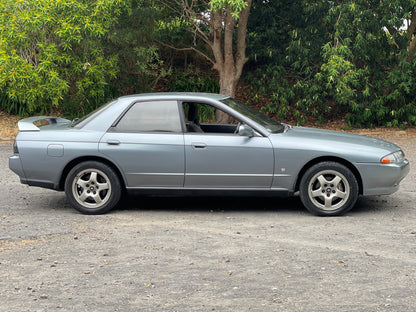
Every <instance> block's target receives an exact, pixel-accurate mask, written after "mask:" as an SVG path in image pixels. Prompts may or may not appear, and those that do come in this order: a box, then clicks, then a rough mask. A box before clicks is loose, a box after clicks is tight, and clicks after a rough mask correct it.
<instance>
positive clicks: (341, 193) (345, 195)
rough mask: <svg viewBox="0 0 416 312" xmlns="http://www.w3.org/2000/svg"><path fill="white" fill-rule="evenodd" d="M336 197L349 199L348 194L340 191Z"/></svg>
mask: <svg viewBox="0 0 416 312" xmlns="http://www.w3.org/2000/svg"><path fill="white" fill-rule="evenodd" d="M334 196H336V197H338V198H342V199H344V198H345V197H347V192H342V191H340V190H337V192H336V193H335V195H334Z"/></svg>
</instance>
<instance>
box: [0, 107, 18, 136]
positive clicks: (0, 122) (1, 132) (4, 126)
mask: <svg viewBox="0 0 416 312" xmlns="http://www.w3.org/2000/svg"><path fill="white" fill-rule="evenodd" d="M18 120H19V118H18V117H16V116H11V115H8V114H6V113H5V112H3V111H1V110H0V139H10V138H14V137H15V136H16V134H17V132H18V129H17V121H18Z"/></svg>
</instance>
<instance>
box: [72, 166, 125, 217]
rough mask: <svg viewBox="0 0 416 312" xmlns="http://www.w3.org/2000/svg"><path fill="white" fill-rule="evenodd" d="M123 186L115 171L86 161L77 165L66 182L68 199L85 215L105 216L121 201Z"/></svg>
mask: <svg viewBox="0 0 416 312" xmlns="http://www.w3.org/2000/svg"><path fill="white" fill-rule="evenodd" d="M121 193H122V190H121V184H120V180H119V178H118V176H117V174H116V173H115V172H114V170H113V169H112V168H111V167H109V166H107V165H106V164H104V163H101V162H97V161H86V162H83V163H80V164H78V165H76V166H75V167H74V168H72V169H71V171H70V172H69V173H68V176H67V177H66V180H65V194H66V197H67V199H68V201H69V203H70V204H71V206H72V207H74V208H75V209H76V210H78V211H80V212H82V213H84V214H91V215H92V214H103V213H106V212H108V211H110V210H111V209H113V208H114V207H115V206H116V205H117V203H118V202H119V201H120V197H121Z"/></svg>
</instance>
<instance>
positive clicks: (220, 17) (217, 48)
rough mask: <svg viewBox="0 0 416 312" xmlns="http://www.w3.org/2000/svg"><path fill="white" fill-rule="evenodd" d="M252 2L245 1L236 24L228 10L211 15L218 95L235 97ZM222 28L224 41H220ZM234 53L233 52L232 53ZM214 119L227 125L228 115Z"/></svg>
mask: <svg viewBox="0 0 416 312" xmlns="http://www.w3.org/2000/svg"><path fill="white" fill-rule="evenodd" d="M251 2H252V0H247V7H246V8H245V9H244V10H242V11H241V13H240V16H239V19H238V24H237V21H236V20H235V19H234V18H233V17H232V14H231V12H230V11H229V10H228V9H225V10H224V11H217V12H215V13H214V14H213V26H214V27H213V34H214V39H213V43H212V46H211V48H212V51H213V53H214V57H215V64H214V69H216V70H217V71H218V73H219V76H220V93H221V94H224V95H228V96H230V97H235V93H236V89H237V84H238V81H239V79H240V77H241V74H242V72H243V67H244V64H245V63H246V62H247V58H246V46H247V43H246V38H247V21H248V16H249V14H250V8H251ZM236 25H237V44H236V47H235V46H234V33H235V28H236ZM222 27H224V39H222ZM234 51H235V52H234ZM215 117H216V119H217V122H218V123H227V122H228V115H226V114H224V113H222V112H221V111H217V112H216V113H215Z"/></svg>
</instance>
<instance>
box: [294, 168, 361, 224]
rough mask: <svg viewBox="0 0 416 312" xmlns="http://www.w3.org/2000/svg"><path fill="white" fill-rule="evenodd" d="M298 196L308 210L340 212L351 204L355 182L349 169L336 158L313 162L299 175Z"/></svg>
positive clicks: (349, 207)
mask: <svg viewBox="0 0 416 312" xmlns="http://www.w3.org/2000/svg"><path fill="white" fill-rule="evenodd" d="M299 192H300V198H301V200H302V203H303V205H304V206H305V207H306V209H308V210H309V211H310V212H311V213H313V214H315V215H320V216H334V215H341V214H344V213H346V212H347V211H349V210H350V209H351V208H352V207H354V205H355V203H356V201H357V198H358V182H357V179H356V177H355V176H354V174H353V173H352V172H351V170H350V169H348V168H347V167H345V166H344V165H342V164H340V163H337V162H322V163H318V164H316V165H313V166H312V167H311V168H309V169H308V170H307V171H306V172H305V174H304V175H303V177H302V179H301V182H300V187H299Z"/></svg>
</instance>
